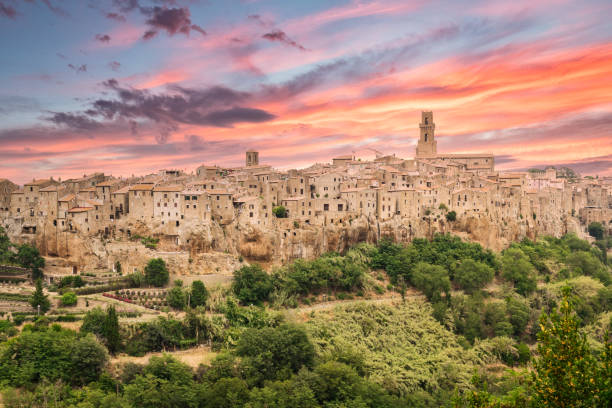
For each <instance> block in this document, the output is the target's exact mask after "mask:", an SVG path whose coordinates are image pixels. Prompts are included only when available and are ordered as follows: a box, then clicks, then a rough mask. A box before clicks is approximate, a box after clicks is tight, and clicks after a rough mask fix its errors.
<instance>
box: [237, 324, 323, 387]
mask: <svg viewBox="0 0 612 408" xmlns="http://www.w3.org/2000/svg"><path fill="white" fill-rule="evenodd" d="M236 354H238V355H239V356H240V357H242V358H243V362H242V364H243V366H244V368H245V370H246V372H248V374H249V375H248V377H247V378H249V381H251V382H253V383H254V384H258V385H261V384H263V381H265V380H284V379H288V378H289V377H290V376H291V374H292V373H296V372H297V371H298V370H299V369H300V368H302V367H307V368H311V367H312V366H313V364H314V357H315V349H314V346H313V345H312V343H311V342H310V340H309V339H308V336H307V334H306V332H305V330H304V329H303V328H301V327H298V326H294V325H288V324H284V325H281V326H279V327H276V328H272V327H264V328H262V329H248V330H246V331H245V332H244V333H243V334H242V336H241V337H240V340H239V341H238V346H237V348H236Z"/></svg>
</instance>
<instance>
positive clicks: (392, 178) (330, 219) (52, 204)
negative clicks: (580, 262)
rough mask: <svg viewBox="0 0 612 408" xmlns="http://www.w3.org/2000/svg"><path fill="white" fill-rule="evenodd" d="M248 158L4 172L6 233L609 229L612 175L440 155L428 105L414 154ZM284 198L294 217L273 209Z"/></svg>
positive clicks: (185, 237) (172, 240) (170, 237)
mask: <svg viewBox="0 0 612 408" xmlns="http://www.w3.org/2000/svg"><path fill="white" fill-rule="evenodd" d="M245 160H246V161H245V166H244V167H238V168H224V167H219V166H204V165H203V166H200V167H198V168H197V169H196V171H195V173H194V174H184V173H182V172H178V171H169V170H163V171H160V172H158V173H155V174H151V175H148V176H144V177H133V178H130V179H118V178H112V177H108V176H106V175H104V174H102V173H95V174H93V175H90V176H84V177H82V178H79V179H70V180H65V181H63V182H60V181H56V180H54V179H52V178H50V179H42V180H33V181H32V182H28V183H26V184H25V185H24V186H23V187H21V188H19V187H18V186H16V185H15V184H13V183H10V182H9V181H7V180H0V221H1V222H2V224H3V225H4V226H5V228H7V229H8V231H9V233H10V234H11V236H13V237H16V238H18V239H21V240H22V241H32V242H43V241H44V242H45V244H44V247H43V244H41V248H43V251H44V252H46V253H53V254H64V253H69V252H70V245H69V244H68V242H70V239H75V238H74V237H81V238H80V239H84V238H92V237H96V236H101V237H105V239H112V238H113V237H115V238H117V239H119V238H123V237H128V236H129V234H132V233H134V234H136V233H138V234H149V235H151V236H156V237H158V238H160V242H167V245H169V246H173V245H174V246H177V247H178V246H180V245H186V243H188V242H190V245H195V244H194V241H195V242H199V241H198V239H195V238H193V234H194V231H200V232H201V230H202V228H204V227H206V228H208V229H207V231H209V230H210V229H211V228H212V229H214V228H221V229H226V230H227V229H231V228H235V230H236V231H253V230H258V231H268V232H270V231H276V232H278V233H279V234H281V232H282V234H281V235H279V236H280V237H281V238H282V239H284V238H285V236H286V237H296V238H295V239H299V237H300V236H306V235H300V234H306V233H305V232H304V231H302V232H299V231H301V229H302V228H305V226H309V227H311V228H317V230H316V231H318V232H317V234H318V235H319V236H325V234H324V232H325V231H326V228H328V227H332V226H347V225H351V223H353V222H354V221H355V220H358V219H359V220H362V222H363V223H365V225H368V226H369V228H371V229H372V230H373V231H375V233H376V234H382V232H380V228H379V226H380V225H381V224H388V225H393V226H394V227H393V228H395V230H402V231H404V233H405V234H406V235H405V236H408V237H411V236H413V234H415V233H416V232H415V231H419V227H418V226H419V224H422V223H426V224H427V225H428V226H429V225H430V224H431V222H432V220H433V221H435V222H437V223H438V224H437V225H439V226H440V228H442V227H444V228H447V227H448V224H445V217H444V216H443V214H444V213H445V212H446V211H455V212H456V214H457V221H456V223H457V225H460V224H461V223H467V222H468V220H470V222H478V220H481V221H487V222H489V223H491V224H494V225H497V226H498V227H499V231H501V232H499V233H500V234H501V233H507V234H509V236H515V235H516V234H527V233H528V231H532V230H535V231H551V233H556V234H558V233H560V232H563V231H567V230H569V228H570V226H571V225H574V224H576V225H580V228H581V229H582V230H586V226H587V225H588V223H589V222H592V221H598V222H602V223H603V224H604V225H605V226H606V228H608V229H610V228H612V179H605V178H603V179H592V178H584V179H578V180H571V181H570V180H568V179H564V178H558V177H557V174H556V171H555V170H554V169H547V170H545V171H542V172H506V173H504V172H499V171H496V170H495V158H494V157H493V155H491V154H486V153H485V154H481V153H473V154H440V153H438V150H437V142H436V139H435V123H434V118H433V113H432V112H423V113H422V116H421V122H420V124H419V139H418V143H417V148H416V157H415V158H409V159H406V160H403V159H401V158H398V157H396V156H394V155H391V156H384V155H378V157H377V158H376V159H375V160H371V161H368V160H355V157H354V155H346V156H339V157H335V158H333V160H332V163H331V164H330V163H323V164H321V163H319V164H315V165H313V166H311V167H309V168H306V169H301V170H289V171H279V170H276V169H273V168H272V167H270V166H268V165H261V164H259V153H258V152H256V151H249V152H247V153H246V158H245ZM279 205H282V206H284V207H285V208H286V209H287V213H288V218H287V219H282V220H281V219H277V218H276V217H275V215H274V212H273V209H274V207H276V206H279ZM474 220H475V221H474ZM508 224H512V225H514V226H515V227H514V230H515V231H509V230H507V229H506V227H505V226H506V225H508ZM550 226H554V228H553V227H550ZM444 228H442V229H444ZM217 230H218V229H217ZM406 231H407V232H406ZM421 231H423V229H422V228H421ZM298 232H299V233H298ZM317 234H315V235H317ZM513 234H514V235H513ZM70 237H73V238H70ZM219 240H222V239H221V238H219V239H213V240H212V241H215V245H216V242H217V241H219ZM198 245H200V244H198ZM210 246H214V245H213V244H210Z"/></svg>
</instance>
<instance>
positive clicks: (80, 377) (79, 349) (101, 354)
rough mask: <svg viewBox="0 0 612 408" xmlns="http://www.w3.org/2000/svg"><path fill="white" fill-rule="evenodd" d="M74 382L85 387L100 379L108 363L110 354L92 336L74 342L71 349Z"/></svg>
mask: <svg viewBox="0 0 612 408" xmlns="http://www.w3.org/2000/svg"><path fill="white" fill-rule="evenodd" d="M70 356H71V360H72V361H71V363H72V364H71V369H70V371H71V374H72V376H73V379H72V382H74V383H77V384H80V385H85V384H89V383H90V382H92V381H95V380H96V379H98V377H99V376H100V374H101V373H102V370H103V369H104V366H105V365H106V363H107V361H108V354H107V352H106V349H105V348H104V346H102V345H101V344H100V343H98V341H97V340H96V338H95V337H94V336H92V335H91V334H90V335H88V336H85V337H83V338H80V339H78V340H76V341H75V342H74V344H73V345H72V347H71V348H70Z"/></svg>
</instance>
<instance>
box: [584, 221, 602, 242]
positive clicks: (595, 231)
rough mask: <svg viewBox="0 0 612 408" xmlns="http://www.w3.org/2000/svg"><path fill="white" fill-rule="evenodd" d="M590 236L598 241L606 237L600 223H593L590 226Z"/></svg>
mask: <svg viewBox="0 0 612 408" xmlns="http://www.w3.org/2000/svg"><path fill="white" fill-rule="evenodd" d="M588 231H589V235H590V236H592V237H593V238H595V239H596V240H600V239H603V237H604V228H603V225H601V223H600V222H592V223H590V224H589V226H588Z"/></svg>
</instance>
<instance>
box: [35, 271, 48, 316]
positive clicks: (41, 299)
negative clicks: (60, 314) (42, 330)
mask: <svg viewBox="0 0 612 408" xmlns="http://www.w3.org/2000/svg"><path fill="white" fill-rule="evenodd" d="M30 305H31V306H32V307H33V308H35V309H37V308H38V306H40V311H41V312H42V313H43V314H45V313H46V312H47V311H48V310H49V309H50V308H51V302H49V298H48V296H47V295H45V294H44V293H43V288H42V281H41V280H40V279H37V280H36V290H35V291H34V293H33V294H32V297H31V298H30Z"/></svg>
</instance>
